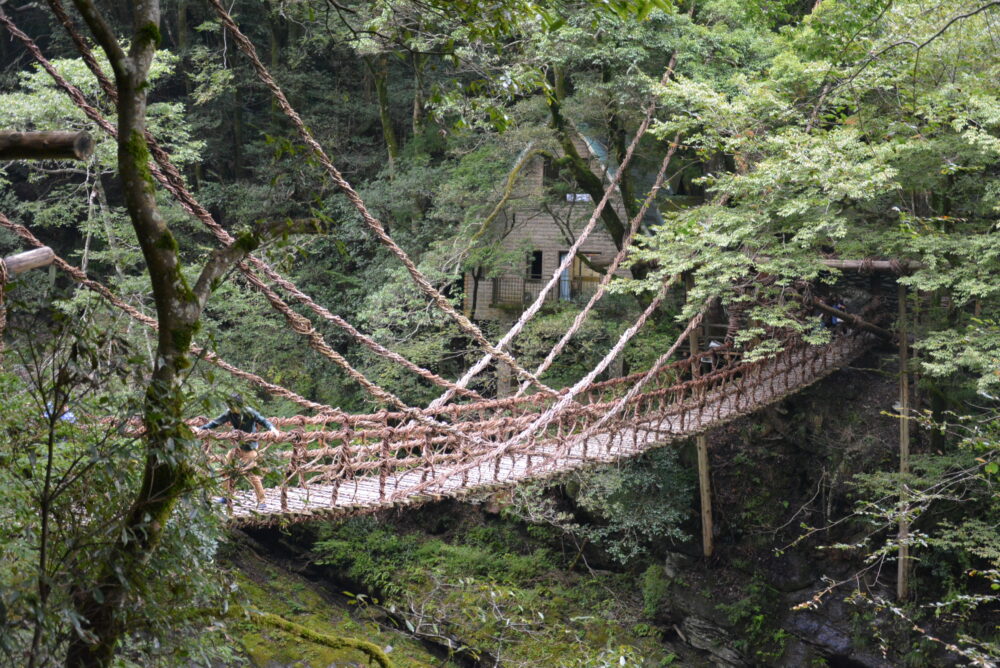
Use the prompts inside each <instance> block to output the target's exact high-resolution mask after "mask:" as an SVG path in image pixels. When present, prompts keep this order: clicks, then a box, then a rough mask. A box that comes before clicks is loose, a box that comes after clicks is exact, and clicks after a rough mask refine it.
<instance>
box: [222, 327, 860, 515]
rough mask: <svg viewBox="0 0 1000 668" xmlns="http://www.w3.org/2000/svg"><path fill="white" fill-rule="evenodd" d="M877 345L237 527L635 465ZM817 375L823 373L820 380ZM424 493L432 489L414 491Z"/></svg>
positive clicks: (269, 500) (303, 494) (348, 489)
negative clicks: (588, 432) (587, 432)
mask: <svg viewBox="0 0 1000 668" xmlns="http://www.w3.org/2000/svg"><path fill="white" fill-rule="evenodd" d="M870 345H871V339H869V338H867V337H857V338H854V339H852V340H849V341H847V342H841V343H840V344H832V345H830V346H828V347H827V349H826V350H825V351H824V352H823V353H821V356H820V358H819V360H818V363H817V364H811V363H807V362H806V360H807V357H806V355H807V353H806V352H805V351H803V352H802V353H799V354H798V356H795V355H793V356H791V357H789V358H785V359H783V360H780V361H777V362H769V363H765V364H764V365H763V366H761V367H759V369H760V370H761V373H760V377H761V378H762V379H764V381H766V382H762V383H760V384H758V385H755V386H754V387H753V388H752V389H750V390H747V391H743V392H740V393H739V394H737V393H735V392H733V391H732V390H731V389H730V388H723V389H720V390H716V391H714V392H710V393H708V394H706V395H705V396H704V397H703V398H702V399H701V401H699V402H698V406H697V407H695V406H686V407H685V406H677V407H674V408H673V409H670V410H668V411H667V412H666V414H661V415H655V416H653V417H652V418H651V419H650V420H649V421H645V422H639V423H635V424H628V425H622V424H621V423H620V422H619V423H617V424H614V421H609V424H614V426H611V427H609V426H608V425H605V427H607V430H606V431H600V432H598V433H595V434H593V435H592V436H590V437H589V438H587V439H586V440H583V441H582V442H581V441H579V440H577V442H575V443H569V439H566V438H562V439H554V438H548V439H546V440H542V441H539V442H537V443H534V444H533V445H531V446H530V447H527V448H522V449H519V450H518V451H517V452H513V453H511V454H504V455H503V456H501V457H499V461H497V458H495V457H494V458H491V459H489V460H485V461H479V462H468V463H466V464H465V465H464V468H465V470H461V469H462V468H463V466H462V465H461V464H452V465H450V467H439V468H437V469H436V470H430V469H428V468H414V469H410V470H406V471H397V472H390V473H389V474H387V475H386V476H385V479H384V483H383V482H382V481H381V479H380V476H379V474H378V472H375V473H374V474H372V475H366V476H358V477H355V478H352V479H346V480H341V481H340V482H339V484H337V485H336V487H335V486H334V485H333V484H316V485H309V486H308V487H306V488H303V487H288V488H287V490H286V502H287V508H288V509H287V510H282V503H281V489H280V488H272V489H267V490H265V491H266V500H265V504H266V507H265V508H263V509H260V510H258V509H257V508H256V505H257V504H256V498H255V497H254V495H253V492H250V491H237V492H236V493H235V494H234V497H233V503H232V515H231V518H230V520H231V522H233V523H235V524H273V523H281V522H298V521H304V520H309V519H320V518H331V517H343V516H348V515H355V514H361V513H365V512H371V511H374V510H378V509H383V508H389V507H393V506H402V505H409V504H414V503H423V502H427V501H431V500H436V499H441V498H446V497H457V496H462V495H466V494H471V493H475V492H481V491H486V490H489V489H493V488H498V487H505V486H511V485H516V484H517V483H519V482H522V481H525V480H534V479H539V478H544V477H548V476H553V475H557V474H559V473H563V472H567V471H571V470H574V469H579V468H582V467H585V466H589V465H593V464H597V463H607V462H613V461H617V460H619V459H623V458H626V457H634V456H636V455H638V454H641V453H643V452H645V451H647V450H650V449H652V448H654V447H658V446H661V445H664V444H667V443H669V442H671V441H674V440H679V439H685V438H689V437H691V436H694V435H695V434H698V433H700V432H703V431H706V430H709V429H712V428H714V427H717V426H720V425H722V424H724V423H726V422H728V421H730V420H733V419H735V418H737V417H741V416H743V415H747V414H749V413H752V412H754V411H755V410H758V409H760V408H763V407H764V406H767V405H768V404H771V403H774V402H776V401H779V400H780V399H782V398H784V397H785V396H787V395H789V394H793V393H795V392H797V391H799V390H801V389H803V388H805V387H807V386H809V385H811V384H813V383H815V382H816V381H818V380H820V379H821V378H823V377H825V376H827V375H829V374H831V373H833V372H834V371H836V370H837V369H839V368H840V367H841V366H843V365H845V364H848V363H849V362H851V361H853V360H854V359H856V358H857V357H858V356H860V355H861V354H862V353H863V352H864V351H865V350H866V349H867V348H868V347H869V346H870ZM813 351H815V349H813ZM814 368H816V369H817V370H816V372H815V373H814V372H813V370H812V369H814ZM470 466H471V468H470ZM427 481H433V484H432V485H431V486H429V487H428V486H426V483H427ZM383 484H384V487H383ZM421 485H423V486H424V487H425V488H424V489H421V490H419V491H416V490H414V488H416V487H418V486H421ZM331 501H332V503H331Z"/></svg>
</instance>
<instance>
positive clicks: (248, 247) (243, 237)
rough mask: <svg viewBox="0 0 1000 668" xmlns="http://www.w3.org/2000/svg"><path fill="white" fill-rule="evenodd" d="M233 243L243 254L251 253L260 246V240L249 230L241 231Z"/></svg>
mask: <svg viewBox="0 0 1000 668" xmlns="http://www.w3.org/2000/svg"><path fill="white" fill-rule="evenodd" d="M233 243H234V244H235V245H236V247H237V248H238V249H240V250H241V251H243V252H244V253H252V252H253V251H255V250H257V247H258V246H259V245H260V239H258V238H257V235H256V234H254V233H253V232H251V231H250V230H243V231H242V232H240V233H239V234H238V235H237V236H236V241H234V242H233Z"/></svg>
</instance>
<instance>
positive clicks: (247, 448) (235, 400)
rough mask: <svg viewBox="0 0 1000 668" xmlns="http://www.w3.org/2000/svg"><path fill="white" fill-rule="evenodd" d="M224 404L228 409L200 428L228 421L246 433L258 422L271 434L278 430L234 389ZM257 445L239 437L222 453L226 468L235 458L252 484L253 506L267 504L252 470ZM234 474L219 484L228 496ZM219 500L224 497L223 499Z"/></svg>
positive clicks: (214, 426) (258, 478) (230, 494)
mask: <svg viewBox="0 0 1000 668" xmlns="http://www.w3.org/2000/svg"><path fill="white" fill-rule="evenodd" d="M226 404H227V407H228V410H227V411H226V412H225V413H223V414H222V415H220V416H219V417H217V418H215V419H214V420H212V421H210V422H207V423H205V424H204V425H202V427H201V431H208V430H209V429H214V428H216V427H218V426H219V425H222V424H226V423H229V424H231V425H232V426H233V429H236V430H238V431H244V432H247V433H249V434H253V433H256V432H257V427H258V426H260V427H262V428H264V429H267V430H268V431H270V432H271V433H272V434H277V433H278V430H277V428H275V426H274V425H273V424H271V422H270V421H269V420H268V419H267V418H266V417H264V416H263V415H261V414H260V413H258V412H257V411H255V410H254V409H252V408H250V407H249V406H247V405H246V402H245V401H244V400H243V395H241V394H239V393H238V392H233V393H232V394H230V395H229V398H228V399H227V400H226ZM257 448H258V443H257V441H242V442H241V443H240V444H239V445H238V446H237V447H235V448H233V449H232V450H230V451H229V452H228V453H227V454H226V468H231V467H232V466H233V462H234V460H239V464H238V466H239V468H240V470H241V471H242V472H243V475H245V476H246V478H247V480H249V481H250V484H251V485H253V490H254V492H256V494H257V510H263V509H264V508H265V507H267V504H266V503H265V502H264V485H262V484H261V482H260V476H259V475H257V474H256V473H254V472H253V471H254V468H255V467H256V466H257ZM234 478H235V476H234V475H228V476H227V477H226V481H225V483H224V484H223V489H225V490H226V495H227V496H232V493H233V486H234V485H235V480H234ZM222 500H223V501H225V499H222Z"/></svg>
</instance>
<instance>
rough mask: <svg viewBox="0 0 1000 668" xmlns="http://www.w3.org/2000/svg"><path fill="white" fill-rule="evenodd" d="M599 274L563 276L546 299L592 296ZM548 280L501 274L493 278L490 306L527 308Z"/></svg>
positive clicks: (598, 280) (565, 299)
mask: <svg viewBox="0 0 1000 668" xmlns="http://www.w3.org/2000/svg"><path fill="white" fill-rule="evenodd" d="M600 280H601V279H600V277H599V276H575V277H569V276H563V278H562V279H561V280H560V281H559V282H558V283H556V285H555V286H553V288H552V289H551V290H549V292H548V293H547V294H546V295H545V301H546V302H551V301H556V300H557V299H558V300H559V301H572V300H574V299H578V298H587V297H590V296H591V295H592V294H594V292H595V291H596V290H597V284H598V283H599V282H600ZM545 283H546V280H543V279H540V278H524V277H523V276H499V277H497V278H494V279H493V295H492V298H491V300H490V306H492V307H494V308H509V309H519V308H525V307H527V306H528V305H530V304H531V303H533V302H534V301H535V300H536V299H538V295H539V294H540V293H541V292H542V289H543V288H544V287H545Z"/></svg>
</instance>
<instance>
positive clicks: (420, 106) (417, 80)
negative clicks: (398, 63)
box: [413, 53, 427, 137]
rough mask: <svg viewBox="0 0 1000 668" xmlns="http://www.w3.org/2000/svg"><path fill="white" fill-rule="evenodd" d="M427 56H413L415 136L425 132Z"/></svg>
mask: <svg viewBox="0 0 1000 668" xmlns="http://www.w3.org/2000/svg"><path fill="white" fill-rule="evenodd" d="M426 62H427V56H425V55H423V54H420V53H414V54H413V136H414V137H418V136H420V135H421V134H423V132H424V64H425V63H426Z"/></svg>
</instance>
